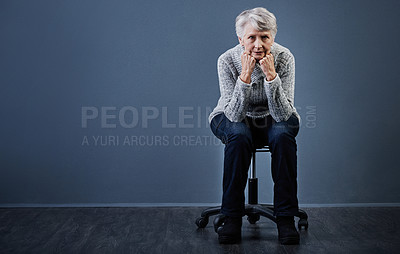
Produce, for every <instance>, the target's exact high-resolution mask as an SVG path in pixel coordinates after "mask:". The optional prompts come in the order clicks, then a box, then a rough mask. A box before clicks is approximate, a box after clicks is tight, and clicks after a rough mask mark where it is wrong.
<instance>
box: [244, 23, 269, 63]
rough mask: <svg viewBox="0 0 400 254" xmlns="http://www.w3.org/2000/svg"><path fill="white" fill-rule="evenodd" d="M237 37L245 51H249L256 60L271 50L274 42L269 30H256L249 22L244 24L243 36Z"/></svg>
mask: <svg viewBox="0 0 400 254" xmlns="http://www.w3.org/2000/svg"><path fill="white" fill-rule="evenodd" d="M238 38H239V42H240V44H241V45H242V46H244V49H245V51H247V52H249V53H250V55H251V56H253V57H254V58H255V59H256V60H257V62H258V61H260V60H261V59H263V58H264V57H265V56H266V55H267V54H269V53H270V52H271V46H272V44H273V43H274V38H273V37H272V34H271V31H258V30H256V29H255V28H254V27H253V26H252V25H251V24H250V23H248V24H247V25H246V26H245V29H244V35H243V38H240V37H238Z"/></svg>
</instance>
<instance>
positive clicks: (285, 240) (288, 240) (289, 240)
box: [279, 237, 300, 245]
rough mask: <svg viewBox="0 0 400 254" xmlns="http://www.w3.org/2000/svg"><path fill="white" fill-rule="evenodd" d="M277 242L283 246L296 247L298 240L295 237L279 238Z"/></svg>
mask: <svg viewBox="0 0 400 254" xmlns="http://www.w3.org/2000/svg"><path fill="white" fill-rule="evenodd" d="M279 242H280V243H281V244H283V245H297V244H299V243H300V239H299V238H297V237H285V238H279Z"/></svg>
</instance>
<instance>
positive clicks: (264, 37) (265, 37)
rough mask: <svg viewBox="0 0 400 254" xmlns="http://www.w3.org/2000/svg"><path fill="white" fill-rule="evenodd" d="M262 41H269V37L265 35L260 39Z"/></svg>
mask: <svg viewBox="0 0 400 254" xmlns="http://www.w3.org/2000/svg"><path fill="white" fill-rule="evenodd" d="M261 38H262V39H263V40H266V39H269V37H268V36H267V35H264V36H262V37H261Z"/></svg>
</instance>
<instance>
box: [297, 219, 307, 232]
mask: <svg viewBox="0 0 400 254" xmlns="http://www.w3.org/2000/svg"><path fill="white" fill-rule="evenodd" d="M297 227H298V228H299V230H301V228H303V227H304V229H305V230H307V229H308V221H307V220H306V219H300V220H299V222H298V223H297Z"/></svg>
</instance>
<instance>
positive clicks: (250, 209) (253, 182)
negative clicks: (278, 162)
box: [196, 146, 308, 232]
mask: <svg viewBox="0 0 400 254" xmlns="http://www.w3.org/2000/svg"><path fill="white" fill-rule="evenodd" d="M258 152H270V150H269V147H268V146H263V147H259V148H256V149H255V150H254V151H253V154H252V161H251V170H250V176H249V180H248V204H247V205H245V215H247V220H248V221H249V223H250V224H255V223H256V222H257V221H259V220H260V216H264V217H266V218H268V219H270V220H272V221H273V222H275V223H276V217H275V216H274V206H273V205H269V204H258V179H257V178H256V153H258ZM220 211H221V206H217V207H210V208H207V209H205V210H203V212H202V213H201V217H199V218H197V219H196V225H197V227H199V228H204V227H206V226H207V224H208V221H209V217H210V216H213V215H217V216H216V217H215V219H214V222H213V224H214V230H215V232H217V230H218V227H219V226H221V225H222V223H223V221H224V217H225V216H224V215H223V214H221V213H220ZM295 216H296V217H298V218H299V221H298V224H297V227H298V228H299V230H301V229H302V228H304V229H305V230H307V229H308V220H307V219H308V216H307V213H306V212H305V211H303V210H301V209H299V212H298V214H297V215H295Z"/></svg>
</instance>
